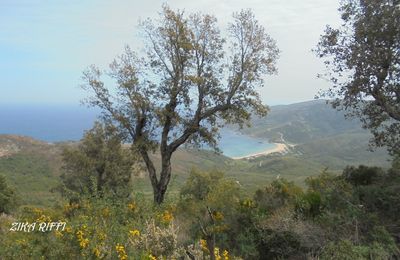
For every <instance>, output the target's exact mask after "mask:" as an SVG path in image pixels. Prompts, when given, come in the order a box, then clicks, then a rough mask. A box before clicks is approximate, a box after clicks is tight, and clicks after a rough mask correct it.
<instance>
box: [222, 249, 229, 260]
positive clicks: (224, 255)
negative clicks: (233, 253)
mask: <svg viewBox="0 0 400 260" xmlns="http://www.w3.org/2000/svg"><path fill="white" fill-rule="evenodd" d="M222 256H223V257H224V260H229V253H228V251H226V250H224V252H223V253H222Z"/></svg>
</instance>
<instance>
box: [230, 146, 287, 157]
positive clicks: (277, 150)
mask: <svg viewBox="0 0 400 260" xmlns="http://www.w3.org/2000/svg"><path fill="white" fill-rule="evenodd" d="M274 145H275V147H274V148H270V149H268V150H265V151H262V152H258V153H252V154H248V155H245V156H239V157H232V159H234V160H241V159H250V158H257V157H260V156H265V155H268V154H271V153H283V152H285V151H286V150H288V146H287V145H286V144H284V143H274Z"/></svg>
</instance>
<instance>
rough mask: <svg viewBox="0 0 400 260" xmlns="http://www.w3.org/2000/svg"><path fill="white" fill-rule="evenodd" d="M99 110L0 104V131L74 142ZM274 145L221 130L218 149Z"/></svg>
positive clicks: (240, 152)
mask: <svg viewBox="0 0 400 260" xmlns="http://www.w3.org/2000/svg"><path fill="white" fill-rule="evenodd" d="M99 115H100V111H99V110H96V109H93V108H87V107H84V106H74V105H40V104H37V105H0V134H14V135H23V136H30V137H33V138H35V139H38V140H42V141H45V142H49V143H55V142H63V141H78V140H80V139H81V138H82V136H83V134H84V132H85V131H87V130H89V129H90V128H91V127H92V126H93V123H94V121H95V120H96V119H97V118H98V116H99ZM274 147H275V144H272V143H269V142H268V140H263V139H258V138H255V137H251V136H248V135H244V134H241V133H240V131H236V130H233V129H228V128H224V129H222V130H221V139H220V140H219V148H220V150H221V151H222V153H223V154H224V155H226V156H228V157H242V156H247V155H250V154H254V153H259V152H262V151H265V150H268V149H272V148H274Z"/></svg>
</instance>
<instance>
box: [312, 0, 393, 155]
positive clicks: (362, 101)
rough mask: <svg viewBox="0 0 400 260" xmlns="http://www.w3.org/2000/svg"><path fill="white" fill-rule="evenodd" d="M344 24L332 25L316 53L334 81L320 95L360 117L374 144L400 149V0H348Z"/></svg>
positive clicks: (343, 8) (343, 10)
mask: <svg viewBox="0 0 400 260" xmlns="http://www.w3.org/2000/svg"><path fill="white" fill-rule="evenodd" d="M339 11H340V13H341V18H342V25H341V27H339V28H337V29H335V28H332V27H330V26H328V27H327V28H326V30H325V34H324V35H323V36H322V37H321V39H320V42H319V44H318V46H317V49H316V53H317V55H318V56H319V57H321V58H324V60H325V64H326V66H327V68H328V73H327V74H326V75H325V76H327V77H328V79H329V80H330V81H331V82H332V83H333V87H332V88H331V89H330V90H328V91H326V92H323V93H322V95H321V96H325V97H326V96H327V97H334V98H336V99H335V101H334V102H333V106H334V107H335V108H339V109H342V108H344V109H346V110H348V112H349V113H348V115H352V116H358V117H360V118H361V120H362V122H363V125H364V127H365V128H368V129H370V130H371V132H372V134H373V135H374V139H373V140H371V141H372V142H371V144H373V145H375V146H387V147H388V148H389V151H390V152H392V153H394V154H395V153H399V152H400V1H398V0H379V1H376V0H344V1H341V6H340V9H339Z"/></svg>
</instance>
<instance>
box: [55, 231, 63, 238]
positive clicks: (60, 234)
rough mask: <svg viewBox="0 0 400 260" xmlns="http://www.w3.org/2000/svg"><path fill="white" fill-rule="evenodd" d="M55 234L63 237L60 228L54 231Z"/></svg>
mask: <svg viewBox="0 0 400 260" xmlns="http://www.w3.org/2000/svg"><path fill="white" fill-rule="evenodd" d="M54 234H55V235H56V237H58V238H61V237H63V234H62V233H61V232H60V231H58V230H56V231H55V232H54Z"/></svg>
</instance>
